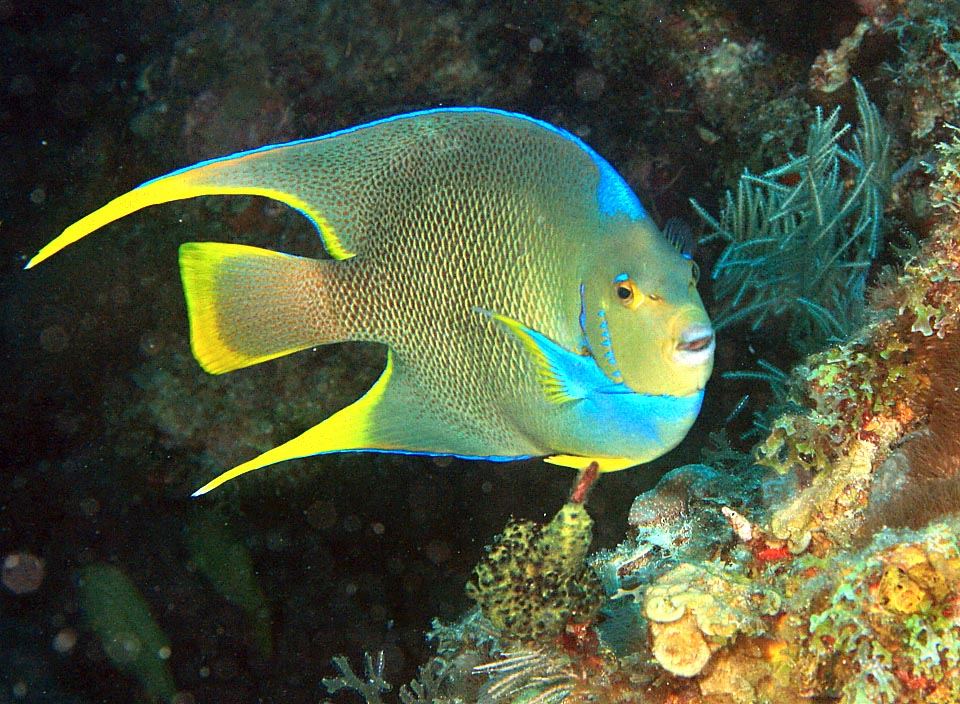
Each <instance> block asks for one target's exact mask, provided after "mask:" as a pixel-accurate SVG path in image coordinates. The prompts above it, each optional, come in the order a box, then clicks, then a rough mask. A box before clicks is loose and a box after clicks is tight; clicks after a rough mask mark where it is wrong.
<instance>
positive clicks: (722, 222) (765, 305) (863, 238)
mask: <svg viewBox="0 0 960 704" xmlns="http://www.w3.org/2000/svg"><path fill="white" fill-rule="evenodd" d="M855 85H856V91H857V110H858V112H859V117H860V120H859V126H858V127H857V129H856V130H855V131H854V133H853V138H852V140H851V141H852V148H850V149H847V148H844V147H843V146H841V141H842V138H843V137H844V136H845V135H846V134H847V132H848V131H849V130H850V125H844V126H842V127H840V128H839V129H838V128H837V121H838V118H839V108H838V109H837V110H834V111H833V112H832V113H831V114H830V115H829V117H826V118H824V116H823V113H822V111H820V110H819V109H818V110H817V113H816V118H815V120H814V122H813V124H812V125H811V126H810V132H809V134H808V136H807V149H806V153H805V154H803V155H801V156H798V157H792V158H791V159H790V161H789V162H787V163H786V164H783V165H782V166H779V167H777V168H774V169H771V170H769V171H766V172H765V173H763V174H760V175H755V174H752V173H750V172H749V170H747V171H744V174H743V176H741V178H740V182H739V184H738V185H737V190H736V194H735V195H734V194H733V193H731V192H730V191H728V192H727V193H726V198H725V202H724V205H723V208H722V210H721V213H720V217H719V218H714V217H713V216H712V215H710V214H709V213H707V212H706V211H705V210H704V209H703V207H702V206H700V205H699V204H698V203H697V202H695V201H692V204H693V207H694V208H695V209H696V210H697V212H698V213H699V214H700V216H701V217H703V219H704V220H706V221H707V223H708V224H709V225H710V227H712V228H713V232H712V233H711V235H710V236H709V237H708V238H707V239H710V238H713V237H720V238H722V239H724V240H726V242H727V246H726V248H725V249H724V251H723V253H722V254H721V256H720V258H719V260H718V261H717V263H716V265H715V267H714V270H713V278H714V279H715V280H716V284H715V294H716V298H717V300H718V301H719V302H720V303H721V304H722V305H723V306H724V308H725V310H726V312H725V313H722V314H721V315H719V316H717V318H716V319H715V321H714V322H715V326H716V327H718V328H719V327H723V326H724V325H729V324H731V323H736V322H749V323H750V325H751V327H752V328H753V329H754V330H756V329H758V328H759V327H760V326H761V325H762V324H763V323H764V322H766V321H767V320H769V319H771V318H777V317H788V318H789V334H790V339H791V341H793V342H794V344H797V345H798V346H799V347H801V348H804V349H806V348H815V347H816V346H819V345H822V344H823V343H824V342H826V341H827V340H828V339H830V338H831V337H842V336H845V335H846V334H848V333H849V332H851V331H852V328H853V326H854V325H855V324H856V323H857V321H858V319H859V315H860V313H861V312H862V306H863V291H864V282H865V279H866V275H867V273H868V270H869V268H870V265H871V262H872V261H873V259H874V258H875V257H876V255H877V251H878V250H879V248H880V244H881V240H882V233H883V227H884V221H883V204H884V200H885V199H886V197H887V196H888V194H889V192H890V184H891V175H890V156H889V152H890V135H889V133H888V132H887V130H886V128H885V127H884V125H883V122H882V120H881V118H880V114H879V112H878V110H877V108H876V107H875V106H874V105H873V104H872V103H871V102H870V100H869V99H868V98H867V95H866V92H865V91H864V89H863V87H862V86H861V85H860V84H859V83H856V82H855Z"/></svg>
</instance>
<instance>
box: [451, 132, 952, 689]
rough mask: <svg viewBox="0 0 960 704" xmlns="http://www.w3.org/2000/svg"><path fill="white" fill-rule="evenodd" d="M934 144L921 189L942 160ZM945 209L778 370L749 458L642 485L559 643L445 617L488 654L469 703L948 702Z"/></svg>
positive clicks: (948, 249) (465, 649)
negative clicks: (781, 376)
mask: <svg viewBox="0 0 960 704" xmlns="http://www.w3.org/2000/svg"><path fill="white" fill-rule="evenodd" d="M939 152H940V154H941V157H942V159H944V160H945V161H944V162H941V163H940V164H939V166H938V167H937V173H938V174H939V180H938V181H937V182H936V183H934V184H932V185H931V192H933V193H942V192H943V191H944V189H948V188H950V187H951V186H950V183H951V182H952V181H951V180H952V179H953V178H954V175H953V174H954V169H955V168H956V164H955V163H953V162H952V161H951V160H954V159H955V158H956V155H955V152H954V151H953V150H952V149H951V147H950V146H949V145H944V146H943V147H941V148H940V150H939ZM941 212H942V213H944V217H943V218H942V219H941V220H940V222H938V223H937V224H936V225H935V226H934V227H933V228H932V229H931V231H930V233H929V234H928V236H927V237H926V239H924V240H923V242H922V243H921V245H920V246H919V248H918V250H917V251H916V252H915V253H914V254H913V255H912V257H911V258H910V259H909V260H908V261H907V262H906V263H905V264H904V266H903V269H902V272H901V273H900V274H899V275H897V276H893V275H892V274H888V275H887V276H886V278H885V279H884V280H883V281H882V282H881V283H880V284H879V285H878V286H877V287H875V289H874V290H873V292H872V293H871V297H870V300H869V322H868V323H867V324H866V325H865V326H864V327H863V328H862V329H860V330H859V331H857V332H856V333H855V334H853V335H852V336H850V338H849V339H848V340H847V341H846V342H844V343H843V344H840V345H837V346H835V347H832V348H830V349H828V350H826V351H824V352H818V353H815V354H812V355H810V356H808V357H807V358H806V359H805V360H804V361H803V362H802V363H801V364H799V365H798V366H797V367H796V369H795V370H794V371H793V372H792V374H791V375H790V377H789V379H788V381H787V382H786V389H787V392H788V393H787V396H788V400H789V403H788V405H789V406H790V408H788V410H786V411H785V412H784V411H781V414H780V415H779V416H778V417H776V418H774V419H773V420H772V422H771V423H770V426H769V427H770V433H769V436H768V437H767V438H766V439H765V440H763V441H762V442H760V443H759V444H758V445H757V446H756V448H755V452H756V460H757V461H756V462H755V463H754V462H751V460H750V458H749V457H748V456H741V457H740V458H739V461H738V460H737V456H736V454H735V453H733V452H730V451H720V452H714V453H713V455H714V457H715V459H716V460H718V462H717V464H718V466H717V467H712V468H711V467H707V466H702V465H701V466H691V467H683V468H680V469H678V470H675V471H674V472H671V473H670V474H668V475H666V476H665V477H664V478H663V479H662V480H661V482H660V484H658V486H657V487H656V488H655V489H654V490H653V491H652V492H650V493H649V494H647V495H644V496H641V497H638V499H637V500H636V501H635V503H634V506H633V508H632V509H631V511H630V520H631V524H632V530H631V534H630V535H628V536H627V538H626V539H625V540H624V541H623V542H622V543H621V544H620V545H619V546H617V548H615V549H613V550H608V551H602V552H600V553H598V554H596V555H595V556H593V557H592V558H591V559H590V560H589V564H590V565H591V566H592V567H593V568H594V569H595V570H596V571H597V573H598V575H599V576H600V578H601V580H602V582H603V584H604V587H605V593H606V600H605V602H604V604H603V605H602V608H601V611H600V616H599V618H597V619H596V620H595V621H594V622H591V623H589V624H586V629H581V630H580V631H579V632H578V633H577V637H576V638H575V639H570V638H566V639H565V638H560V639H555V640H554V641H552V642H551V641H543V640H540V641H538V642H537V646H536V647H533V646H532V645H531V639H530V638H529V634H527V633H522V632H520V631H517V630H513V631H510V632H505V631H503V630H502V629H501V628H499V627H498V626H497V625H496V624H494V623H488V624H487V626H488V628H491V629H492V631H491V630H486V631H484V633H485V635H484V637H483V638H480V637H478V636H477V633H478V631H477V628H478V627H477V622H476V620H470V619H466V620H464V621H462V622H460V624H456V625H454V626H449V627H448V628H449V629H450V632H453V633H456V634H457V638H459V640H458V641H457V640H456V638H454V639H452V640H453V641H454V642H455V645H454V648H453V653H451V652H449V651H447V652H446V653H445V654H444V657H445V658H446V659H450V658H453V659H455V658H456V657H457V656H463V657H466V658H467V660H468V661H471V662H476V661H478V660H479V661H481V662H482V661H483V660H484V658H485V657H489V656H490V655H493V656H496V657H497V659H495V660H494V661H493V662H491V663H487V664H482V665H479V666H475V667H474V669H473V672H474V674H475V675H479V676H483V677H486V678H488V679H487V682H486V683H485V684H484V685H482V687H481V690H480V691H481V693H483V692H486V695H484V694H481V695H480V696H479V697H478V698H477V701H496V702H511V704H519V703H521V702H530V701H537V702H541V701H542V702H550V703H551V704H557V703H558V702H561V701H575V700H577V699H578V698H581V697H589V699H590V700H591V701H596V702H616V701H623V699H624V698H625V697H629V698H632V699H633V700H634V701H642V702H649V703H660V702H675V701H684V702H691V703H693V702H703V703H704V704H707V703H708V702H709V703H712V702H735V703H737V704H752V703H754V702H768V701H778V702H785V703H788V704H794V703H799V702H802V701H809V700H811V699H815V700H817V699H827V698H829V699H835V700H837V701H838V702H840V704H867V702H870V703H874V702H877V703H880V704H892V703H894V702H896V703H905V704H906V703H911V702H954V701H956V700H957V697H958V696H960V690H958V684H957V683H958V682H960V677H958V675H960V618H958V611H957V604H958V602H960V542H958V539H957V535H958V534H960V514H958V511H957V504H956V502H955V501H951V500H949V499H950V497H956V496H958V495H960V494H958V492H957V488H958V486H960V463H958V462H957V459H956V458H957V448H958V445H957V441H956V438H955V436H956V421H957V419H960V391H958V389H960V366H958V362H960V345H958V340H960V221H958V219H957V218H956V217H955V214H954V213H953V211H952V209H949V208H945V209H942V210H941ZM737 473H742V477H743V480H742V481H737ZM758 484H759V485H760V487H761V488H760V490H759V491H758V490H757V485H758ZM708 487H709V488H708ZM935 492H940V493H941V494H943V495H944V497H946V499H947V500H936V497H935V496H934V495H933V494H934V493H935ZM904 501H906V502H907V504H906V505H903V502H904ZM907 513H911V514H912V522H911V527H909V528H903V527H901V528H897V527H891V526H889V525H887V523H888V521H886V520H885V518H887V517H888V516H889V517H890V518H891V520H892V521H893V525H894V526H895V525H896V522H897V520H898V517H900V516H903V515H904V514H907ZM903 524H904V523H901V525H903ZM578 559H582V557H580V558H578ZM515 596H516V598H518V599H521V600H527V599H529V598H530V596H529V595H526V594H522V593H515ZM513 610H514V611H517V610H522V608H521V607H517V606H514V607H513ZM588 634H589V635H588ZM565 635H569V629H568V633H567V634H565ZM449 643H450V641H448V647H449ZM472 686H473V685H472ZM471 691H472V690H471ZM484 697H486V698H484Z"/></svg>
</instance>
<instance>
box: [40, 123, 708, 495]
mask: <svg viewBox="0 0 960 704" xmlns="http://www.w3.org/2000/svg"><path fill="white" fill-rule="evenodd" d="M221 194H248V195H257V196H266V197H268V198H273V199H276V200H278V201H281V202H283V203H286V204H287V205H290V206H292V207H293V208H296V209H297V210H299V211H300V212H301V213H303V214H304V215H305V216H306V217H307V218H308V219H309V220H310V221H312V222H313V224H314V225H316V227H317V229H318V230H319V233H320V237H321V238H322V240H323V245H324V247H325V249H326V251H327V252H328V253H329V254H330V255H331V256H332V259H323V260H319V259H311V258H307V257H302V256H294V255H291V254H282V253H279V252H274V251H269V250H265V249H260V248H256V247H249V246H243V245H237V244H227V243H219V242H190V243H186V244H183V245H182V246H181V247H180V253H179V260H180V273H181V278H182V281H183V289H184V294H185V296H186V301H187V311H188V316H189V320H190V342H191V348H192V350H193V354H194V356H195V357H196V359H197V360H198V361H199V363H200V365H201V366H202V367H203V368H204V369H205V370H206V371H208V372H210V373H212V374H221V373H223V372H228V371H232V370H234V369H240V368H242V367H247V366H250V365H252V364H258V363H260V362H264V361H266V360H269V359H273V358H275V357H279V356H281V355H286V354H290V353H292V352H297V351H298V350H304V349H308V348H312V347H315V346H317V345H322V344H328V343H334V342H343V341H346V340H358V341H367V342H376V343H380V344H383V345H386V346H387V349H388V356H387V364H386V369H385V370H384V372H383V374H382V375H381V376H380V378H379V380H378V381H377V382H376V383H375V384H374V385H373V387H371V388H370V390H369V391H367V393H366V394H364V395H363V396H362V397H361V398H360V399H359V400H357V401H356V402H354V403H353V404H352V405H349V406H347V407H346V408H343V409H342V410H340V411H338V412H337V413H334V414H333V415H332V416H330V417H329V418H327V419H326V420H324V421H323V422H321V423H319V424H318V425H316V426H314V427H313V428H311V429H309V430H307V431H306V432H304V433H303V434H301V435H299V436H298V437H295V438H293V439H292V440H289V441H287V442H285V443H283V444H282V445H279V446H278V447H275V448H273V449H272V450H269V451H267V452H264V453H263V454H261V455H260V456H258V457H255V458H253V459H251V460H249V461H248V462H245V463H243V464H241V465H239V466H237V467H234V468H233V469H231V470H229V471H227V472H225V473H223V474H221V475H220V476H219V477H217V478H216V479H213V480H212V481H211V482H209V483H208V484H206V485H205V486H203V487H201V488H200V489H199V490H198V491H197V492H196V493H195V495H197V494H203V493H205V492H207V491H210V490H211V489H213V488H215V487H217V486H219V485H220V484H222V483H223V482H225V481H228V480H230V479H233V478H234V477H237V476H239V475H240V474H243V473H245V472H249V471H251V470H254V469H258V468H260V467H264V466H266V465H270V464H274V463H276V462H281V461H283V460H288V459H292V458H297V457H307V456H310V455H317V454H322V453H329V452H347V451H379V452H399V453H413V454H425V455H454V456H457V457H463V458H474V459H485V460H496V461H506V460H516V459H522V458H530V457H546V461H548V462H552V463H555V464H559V465H565V466H569V467H574V468H578V469H583V468H585V467H587V466H588V465H590V464H591V463H592V462H597V463H598V465H599V470H600V471H614V470H619V469H624V468H626V467H631V466H634V465H637V464H641V463H644V462H648V461H650V460H652V459H654V458H656V457H658V456H660V455H662V454H664V453H665V452H667V451H668V450H670V449H672V448H673V447H675V446H676V445H677V444H678V443H679V442H680V441H681V440H682V439H683V437H684V436H685V435H686V434H687V431H688V430H689V429H690V426H691V425H692V424H693V422H694V420H695V418H696V416H697V414H698V413H699V410H700V405H701V402H702V400H703V392H704V385H705V384H706V382H707V379H708V378H709V376H710V372H711V369H712V366H713V351H714V334H713V329H712V328H711V325H710V319H709V317H708V316H707V313H706V311H705V310H704V308H703V304H702V303H701V300H700V297H699V295H698V294H697V289H696V272H695V265H694V263H693V261H692V260H691V258H690V256H689V255H688V254H685V253H684V252H683V251H682V250H683V247H682V243H680V242H672V241H670V239H675V238H668V237H665V236H664V234H663V233H661V231H660V230H659V229H658V228H657V226H656V225H655V224H654V222H653V220H652V219H651V218H650V217H649V216H648V214H647V213H646V212H645V211H644V209H643V207H642V206H641V204H640V201H639V200H638V199H637V196H636V195H635V194H634V193H633V191H632V190H631V189H630V187H629V186H628V185H627V183H626V181H624V179H623V178H622V177H621V176H620V175H619V174H618V173H617V171H616V170H615V169H614V168H613V167H612V166H611V165H610V164H609V163H608V162H607V161H605V160H604V159H603V158H602V157H601V156H600V155H599V154H597V153H596V152H595V151H594V150H593V149H591V148H590V147H589V146H587V145H586V144H585V143H584V142H583V141H581V140H580V139H579V138H577V137H576V136H574V135H572V134H571V133H569V132H567V131H566V130H563V129H561V128H558V127H555V126H553V125H550V124H548V123H546V122H543V121H541V120H537V119H534V118H531V117H527V116H525V115H520V114H515V113H509V112H504V111H501V110H494V109H487V108H441V109H433V110H424V111H420V112H412V113H408V114H403V115H397V116H395V117H390V118H386V119H382V120H377V121H375V122H370V123H367V124H363V125H359V126H357V127H352V128H349V129H344V130H340V131H338V132H333V133H330V134H327V135H324V136H321V137H315V138H312V139H303V140H299V141H295V142H290V143H287V144H278V145H273V146H267V147H262V148H260V149H254V150H252V151H246V152H241V153H238V154H233V155H231V156H226V157H223V158H219V159H213V160H210V161H205V162H202V163H199V164H196V165H194V166H189V167H186V168H184V169H180V170H179V171H174V172H173V173H171V174H168V175H166V176H161V177H159V178H157V179H154V180H152V181H148V182H146V183H144V184H143V185H141V186H139V187H138V188H136V189H134V190H132V191H130V192H129V193H126V194H125V195H122V196H120V197H118V198H116V199H114V200H112V201H111V202H109V203H107V204H106V205H105V206H103V207H102V208H100V209H99V210H97V211H95V212H93V213H91V214H89V215H87V216H86V217H84V218H83V219H81V220H79V221H78V222H76V223H74V224H73V225H71V226H70V227H68V228H67V229H66V230H64V232H63V233H62V234H61V235H60V236H59V237H57V238H56V239H55V240H53V241H52V242H50V243H49V244H48V245H46V246H45V247H44V248H43V249H41V250H40V252H39V253H38V254H37V255H36V256H35V257H34V258H33V259H31V260H30V261H29V263H28V264H27V268H30V267H33V266H35V265H37V264H39V263H40V262H42V261H43V260H45V259H47V258H48V257H50V256H52V255H53V254H55V253H56V252H58V251H60V250H61V249H63V248H64V247H66V246H68V245H70V244H72V243H74V242H76V241H77V240H79V239H81V238H82V237H84V236H86V235H88V234H90V233H91V232H93V231H94V230H96V229H98V228H100V227H102V226H103V225H106V224H107V223H109V222H112V221H114V220H116V219H118V218H121V217H123V216H125V215H128V214H130V213H132V212H134V211H136V210H139V209H141V208H144V207H146V206H149V205H156V204H158V203H166V202H169V201H174V200H179V199H181V198H193V197H195V196H208V195H221Z"/></svg>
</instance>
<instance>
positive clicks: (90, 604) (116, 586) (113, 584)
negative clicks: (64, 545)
mask: <svg viewBox="0 0 960 704" xmlns="http://www.w3.org/2000/svg"><path fill="white" fill-rule="evenodd" d="M79 605H80V610H81V612H82V613H83V621H84V624H85V625H86V626H87V628H88V629H89V630H90V631H92V632H93V633H95V634H96V636H97V637H98V638H99V640H100V644H101V646H102V647H103V652H104V653H106V655H107V657H108V658H109V659H110V662H112V663H113V664H114V666H115V667H116V668H117V669H118V670H121V671H123V672H126V673H128V674H130V675H132V676H133V677H136V678H137V680H138V681H139V682H140V684H141V685H142V686H143V689H144V691H145V692H146V694H147V696H148V697H149V699H150V700H151V701H156V702H170V701H173V698H174V695H175V694H176V692H177V687H176V684H175V683H174V681H173V674H172V673H171V671H170V664H169V662H168V660H169V659H170V655H171V650H170V640H169V639H168V638H167V636H166V634H165V633H164V632H163V630H162V629H161V628H160V626H159V625H158V624H157V622H156V621H155V620H154V618H153V616H152V615H151V613H150V607H149V605H148V604H147V601H146V599H144V598H143V595H142V594H141V593H140V590H139V589H137V587H136V585H134V583H133V582H132V581H131V580H130V578H129V577H128V576H127V575H126V574H125V573H124V572H123V571H122V570H121V569H120V568H119V567H115V566H113V565H108V564H105V563H96V564H93V565H88V566H86V567H84V568H83V569H82V570H81V571H80V578H79Z"/></svg>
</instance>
